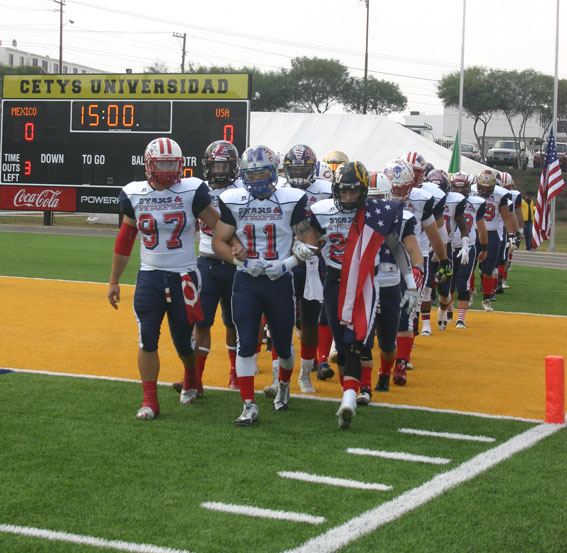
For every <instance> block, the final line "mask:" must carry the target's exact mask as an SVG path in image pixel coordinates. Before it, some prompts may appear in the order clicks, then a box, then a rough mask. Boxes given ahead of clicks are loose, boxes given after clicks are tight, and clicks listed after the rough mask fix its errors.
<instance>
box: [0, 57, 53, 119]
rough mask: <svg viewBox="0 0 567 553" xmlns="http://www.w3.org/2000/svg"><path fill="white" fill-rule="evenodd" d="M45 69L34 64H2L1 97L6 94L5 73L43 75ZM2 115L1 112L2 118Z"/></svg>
mask: <svg viewBox="0 0 567 553" xmlns="http://www.w3.org/2000/svg"><path fill="white" fill-rule="evenodd" d="M43 73H45V71H44V70H43V69H42V68H41V67H34V66H32V65H18V66H17V67H14V66H12V65H0V98H1V97H2V96H3V95H4V75H29V74H33V75H42V74H43ZM1 117H2V115H1V114H0V118H1Z"/></svg>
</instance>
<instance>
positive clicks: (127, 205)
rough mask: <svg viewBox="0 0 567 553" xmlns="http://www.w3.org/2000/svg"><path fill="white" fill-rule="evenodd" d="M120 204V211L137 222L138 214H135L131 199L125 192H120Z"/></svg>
mask: <svg viewBox="0 0 567 553" xmlns="http://www.w3.org/2000/svg"><path fill="white" fill-rule="evenodd" d="M118 204H119V205H120V211H122V213H124V215H128V217H130V218H131V219H134V220H136V213H135V212H134V208H133V207H132V202H131V201H130V198H129V197H128V196H127V195H126V192H124V190H120V194H119V196H118Z"/></svg>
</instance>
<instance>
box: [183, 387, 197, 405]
mask: <svg viewBox="0 0 567 553" xmlns="http://www.w3.org/2000/svg"><path fill="white" fill-rule="evenodd" d="M198 395H199V390H181V394H179V403H181V405H191V403H195V400H196V399H197V396H198Z"/></svg>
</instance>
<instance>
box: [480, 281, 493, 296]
mask: <svg viewBox="0 0 567 553" xmlns="http://www.w3.org/2000/svg"><path fill="white" fill-rule="evenodd" d="M491 292H492V279H491V278H488V277H484V278H483V279H482V295H483V296H484V299H486V298H489V297H490V294H491Z"/></svg>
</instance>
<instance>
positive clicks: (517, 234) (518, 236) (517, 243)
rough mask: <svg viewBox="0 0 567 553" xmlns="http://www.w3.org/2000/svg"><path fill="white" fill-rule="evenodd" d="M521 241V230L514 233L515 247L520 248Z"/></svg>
mask: <svg viewBox="0 0 567 553" xmlns="http://www.w3.org/2000/svg"><path fill="white" fill-rule="evenodd" d="M521 243H522V233H521V232H517V233H516V249H517V250H518V249H520V244H521Z"/></svg>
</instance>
